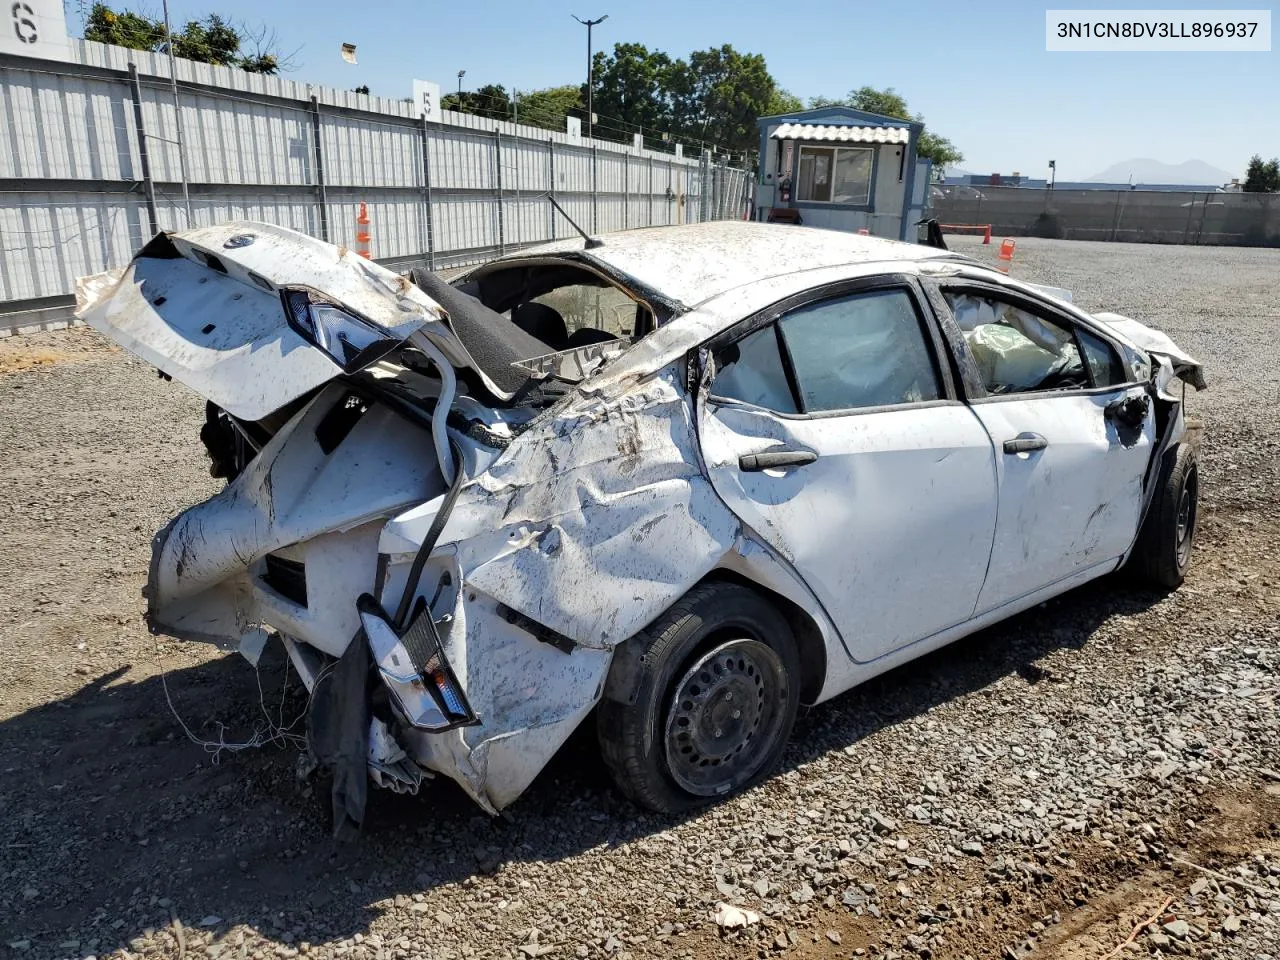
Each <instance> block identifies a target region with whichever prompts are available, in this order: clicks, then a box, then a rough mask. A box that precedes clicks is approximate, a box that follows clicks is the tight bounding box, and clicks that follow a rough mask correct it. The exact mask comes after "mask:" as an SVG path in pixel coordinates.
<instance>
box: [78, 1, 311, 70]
mask: <svg viewBox="0 0 1280 960" xmlns="http://www.w3.org/2000/svg"><path fill="white" fill-rule="evenodd" d="M84 38H85V39H86V40H96V41H97V42H98V43H110V44H115V45H116V46H118V47H129V48H130V49H133V50H150V51H151V52H152V53H160V52H161V51H163V50H164V49H165V46H166V43H167V41H168V34H167V33H166V32H165V28H164V21H163V20H158V19H156V18H154V17H148V16H145V15H143V14H140V13H134V12H133V11H131V10H119V11H117V10H113V9H111V8H110V7H108V6H107V5H106V4H105V3H95V4H94V5H93V7H92V9H90V11H89V17H88V19H87V20H86V21H85V29H84ZM246 47H248V48H251V49H249V50H246ZM276 48H277V44H276V39H275V34H274V33H271V32H268V31H262V32H259V33H252V32H250V31H248V30H246V29H244V28H237V27H235V26H233V25H232V24H231V23H229V22H228V21H226V20H224V19H223V18H222V17H220V16H218V15H217V14H216V13H211V14H209V15H208V16H207V17H205V18H204V19H202V20H189V21H188V22H187V24H186V25H185V26H184V27H183V28H182V30H181V31H180V32H175V33H174V35H173V53H174V55H175V56H178V57H183V58H184V59H187V60H196V61H199V62H200V63H212V64H214V65H215V66H220V67H239V68H240V69H241V70H245V71H248V72H249V73H269V74H275V73H278V72H279V71H280V70H281V69H282V68H283V67H287V66H288V64H289V61H290V60H291V59H292V55H289V56H281V55H280V54H279V52H278V50H277V49H276Z"/></svg>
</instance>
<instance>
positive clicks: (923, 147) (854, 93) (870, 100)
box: [809, 86, 964, 167]
mask: <svg viewBox="0 0 1280 960" xmlns="http://www.w3.org/2000/svg"><path fill="white" fill-rule="evenodd" d="M809 106H810V107H837V106H841V107H853V108H854V109H855V110H865V111H867V112H868V113H878V114H880V115H881V116H882V117H895V118H897V119H899V120H914V121H915V122H917V123H924V117H923V116H921V115H920V114H918V113H916V114H913V113H912V112H911V111H910V110H909V109H908V107H907V101H906V98H905V97H903V96H902V94H900V93H898V91H896V90H894V89H893V87H886V88H885V89H883V90H877V89H876V88H875V87H869V86H863V87H859V88H858V89H857V90H850V91H849V95H848V96H847V97H845V98H844V99H843V100H833V99H831V98H830V97H813V98H812V99H810V101H809ZM917 153H918V154H919V155H920V156H921V157H922V158H924V159H928V160H932V161H933V163H934V165H935V166H939V167H942V166H946V165H947V164H948V163H959V162H960V161H961V160H963V159H964V154H962V153H961V152H960V151H959V149H957V148H956V145H955V144H954V143H952V142H951V141H950V140H948V139H947V138H946V137H944V136H941V135H939V134H936V133H933V132H932V131H931V130H929V128H928V127H925V128H924V130H923V131H922V132H921V134H920V143H919V145H918V147H917Z"/></svg>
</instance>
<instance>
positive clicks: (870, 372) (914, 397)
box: [778, 289, 942, 413]
mask: <svg viewBox="0 0 1280 960" xmlns="http://www.w3.org/2000/svg"><path fill="white" fill-rule="evenodd" d="M778 325H779V329H780V330H781V332H782V340H783V342H784V344H785V345H786V349H787V353H788V354H789V356H790V358H791V366H792V369H793V370H794V371H795V377H796V385H797V387H798V389H799V393H800V402H801V406H802V408H803V409H804V412H806V413H814V412H818V411H824V410H851V409H857V408H859V407H879V406H887V405H891V404H900V403H920V402H924V401H927V400H937V399H938V398H939V397H941V396H942V392H941V389H940V388H939V385H938V376H937V371H936V370H935V368H934V363H933V355H932V353H931V352H930V349H929V345H928V343H927V342H926V341H925V334H924V330H923V328H922V325H921V320H920V316H919V314H918V313H917V312H916V308H915V303H914V301H913V300H912V298H911V295H910V294H909V293H907V291H906V290H903V289H889V290H873V291H868V292H866V293H857V294H853V295H851V296H847V297H839V298H837V299H833V300H823V301H821V302H818V303H813V304H809V305H807V306H803V307H800V308H799V309H797V310H793V311H791V312H790V313H788V314H786V315H785V316H783V317H782V318H780V319H779V320H778Z"/></svg>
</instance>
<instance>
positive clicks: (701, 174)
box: [698, 150, 711, 222]
mask: <svg viewBox="0 0 1280 960" xmlns="http://www.w3.org/2000/svg"><path fill="white" fill-rule="evenodd" d="M710 179H711V151H710V150H703V151H702V157H701V159H699V161H698V220H699V221H700V222H704V221H707V220H710V219H711V217H710V213H711V209H710V206H711V204H710V201H711V197H710V196H708V193H709V191H708V190H707V181H708V180H710Z"/></svg>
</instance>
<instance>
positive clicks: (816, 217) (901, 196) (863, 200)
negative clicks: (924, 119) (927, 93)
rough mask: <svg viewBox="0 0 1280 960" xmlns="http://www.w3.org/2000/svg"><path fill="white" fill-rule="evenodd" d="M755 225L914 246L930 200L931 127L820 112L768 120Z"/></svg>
mask: <svg viewBox="0 0 1280 960" xmlns="http://www.w3.org/2000/svg"><path fill="white" fill-rule="evenodd" d="M757 124H758V126H759V128H760V174H759V180H758V182H757V184H756V203H755V218H756V219H757V220H773V221H778V222H785V223H803V224H804V225H805V226H810V227H824V228H826V229H829V230H844V231H847V232H850V233H855V232H857V231H859V230H865V231H867V232H868V233H870V234H872V235H873V236H877V237H887V238H889V239H891V240H907V239H910V240H914V239H915V236H916V229H915V223H916V221H917V220H919V219H921V217H923V215H924V211H925V208H926V206H927V205H928V197H929V167H930V163H929V161H928V160H919V159H917V157H916V152H917V147H918V145H919V141H920V133H921V131H922V130H923V129H924V125H923V124H920V123H916V122H915V121H912V120H899V119H896V118H894V117H882V116H880V115H879V114H875V113H867V112H866V111H865V110H854V109H853V108H852V107H819V108H817V109H815V110H801V111H798V112H796V113H788V114H783V115H781V116H776V117H761V118H760V119H759V120H758V121H757Z"/></svg>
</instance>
